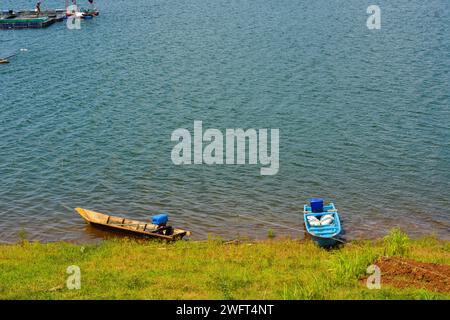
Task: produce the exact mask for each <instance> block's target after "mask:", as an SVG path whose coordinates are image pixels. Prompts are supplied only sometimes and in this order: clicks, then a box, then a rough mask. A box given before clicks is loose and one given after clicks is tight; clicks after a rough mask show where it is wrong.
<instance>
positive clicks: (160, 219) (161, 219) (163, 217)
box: [152, 213, 169, 226]
mask: <svg viewBox="0 0 450 320" xmlns="http://www.w3.org/2000/svg"><path fill="white" fill-rule="evenodd" d="M167 221H169V215H168V214H166V213H161V214H157V215H156V216H153V217H152V223H153V224H157V225H158V226H165V225H166V223H167Z"/></svg>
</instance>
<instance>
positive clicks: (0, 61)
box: [0, 59, 9, 64]
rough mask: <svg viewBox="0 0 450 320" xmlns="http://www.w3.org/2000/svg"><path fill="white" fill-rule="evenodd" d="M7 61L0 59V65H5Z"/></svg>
mask: <svg viewBox="0 0 450 320" xmlns="http://www.w3.org/2000/svg"><path fill="white" fill-rule="evenodd" d="M7 63H9V61H8V60H7V59H0V64H7Z"/></svg>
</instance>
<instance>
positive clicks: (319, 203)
mask: <svg viewBox="0 0 450 320" xmlns="http://www.w3.org/2000/svg"><path fill="white" fill-rule="evenodd" d="M309 204H310V206H311V212H312V213H320V212H323V199H321V198H312V199H309Z"/></svg>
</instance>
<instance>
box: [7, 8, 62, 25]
mask: <svg viewBox="0 0 450 320" xmlns="http://www.w3.org/2000/svg"><path fill="white" fill-rule="evenodd" d="M64 16H65V10H64V9H60V10H47V11H41V13H40V14H39V16H37V14H36V12H34V11H30V10H28V11H26V10H24V11H17V12H15V11H12V10H10V11H2V12H1V14H0V29H13V28H46V27H48V26H50V25H52V24H53V23H55V22H59V21H62V20H63V19H64Z"/></svg>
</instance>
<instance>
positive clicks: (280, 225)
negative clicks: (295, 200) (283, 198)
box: [237, 214, 347, 244]
mask: <svg viewBox="0 0 450 320" xmlns="http://www.w3.org/2000/svg"><path fill="white" fill-rule="evenodd" d="M237 216H238V217H244V218H247V219H252V220H255V221H259V222H262V223H267V224H271V225H273V226H277V227H281V228H285V229H290V230H294V231H300V232H301V233H303V234H306V231H305V230H302V229H297V228H292V227H288V226H286V225H282V224H279V223H274V222H270V221H265V220H262V219H258V218H255V217H252V216H250V215H247V214H238V215H237ZM329 239H333V240H335V241H337V242H340V243H344V244H345V243H347V242H346V241H344V240H342V239H338V238H334V237H331V238H329Z"/></svg>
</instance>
